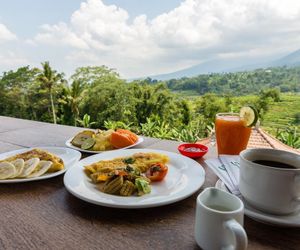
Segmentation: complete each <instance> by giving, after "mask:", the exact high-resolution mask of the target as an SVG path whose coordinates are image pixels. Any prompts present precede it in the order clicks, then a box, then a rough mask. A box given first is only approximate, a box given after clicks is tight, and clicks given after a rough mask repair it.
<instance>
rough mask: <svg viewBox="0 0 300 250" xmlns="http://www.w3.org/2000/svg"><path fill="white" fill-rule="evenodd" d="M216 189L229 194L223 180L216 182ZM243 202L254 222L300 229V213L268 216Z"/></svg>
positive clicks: (246, 212)
mask: <svg viewBox="0 0 300 250" xmlns="http://www.w3.org/2000/svg"><path fill="white" fill-rule="evenodd" d="M215 187H216V188H219V189H221V190H224V191H227V192H229V190H228V189H227V187H226V186H225V184H224V182H222V181H221V180H218V181H217V182H216V185H215ZM242 201H243V202H244V205H245V214H246V215H247V216H248V217H250V218H252V219H254V220H257V221H260V222H263V223H266V224H271V225H276V226H283V227H300V211H298V212H295V213H292V214H288V215H273V214H267V213H264V212H262V211H260V210H257V209H255V208H254V207H252V206H250V205H249V204H248V203H247V202H246V201H245V200H244V199H242Z"/></svg>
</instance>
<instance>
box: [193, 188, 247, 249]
mask: <svg viewBox="0 0 300 250" xmlns="http://www.w3.org/2000/svg"><path fill="white" fill-rule="evenodd" d="M243 223H244V204H243V202H242V201H241V200H240V199H239V198H238V197H236V196H234V195H232V194H230V193H227V192H224V191H222V190H220V189H217V188H206V189H205V190H204V191H203V192H202V193H200V194H199V195H198V197H197V203H196V219H195V239H196V242H197V244H198V245H199V246H200V247H201V248H202V249H204V250H206V249H207V250H215V249H216V250H217V249H218V250H220V249H238V250H243V249H246V248H247V244H248V239H247V234H246V232H245V230H244V228H243Z"/></svg>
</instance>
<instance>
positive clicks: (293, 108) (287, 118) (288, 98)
mask: <svg viewBox="0 0 300 250" xmlns="http://www.w3.org/2000/svg"><path fill="white" fill-rule="evenodd" d="M280 99H281V101H280V102H271V103H270V109H269V111H268V112H267V113H266V114H265V116H264V120H263V122H262V126H263V127H265V128H266V129H267V130H270V131H274V129H275V128H286V127H288V126H289V125H291V124H292V125H297V126H298V127H299V128H300V124H296V121H295V115H296V114H297V113H300V94H281V95H280Z"/></svg>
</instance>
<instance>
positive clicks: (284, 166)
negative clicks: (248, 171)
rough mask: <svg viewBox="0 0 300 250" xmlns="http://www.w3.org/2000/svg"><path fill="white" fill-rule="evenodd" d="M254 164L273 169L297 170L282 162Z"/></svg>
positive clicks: (256, 161) (258, 162)
mask: <svg viewBox="0 0 300 250" xmlns="http://www.w3.org/2000/svg"><path fill="white" fill-rule="evenodd" d="M253 162H254V163H257V164H260V165H264V166H268V167H273V168H284V169H297V168H296V167H294V166H292V165H289V164H286V163H282V162H278V161H267V160H255V161H253Z"/></svg>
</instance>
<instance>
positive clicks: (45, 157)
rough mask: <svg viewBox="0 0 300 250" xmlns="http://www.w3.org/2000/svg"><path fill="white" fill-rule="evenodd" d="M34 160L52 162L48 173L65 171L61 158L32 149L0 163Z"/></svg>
mask: <svg viewBox="0 0 300 250" xmlns="http://www.w3.org/2000/svg"><path fill="white" fill-rule="evenodd" d="M32 158H39V159H40V160H41V161H51V162H52V165H51V166H50V168H49V169H48V171H47V172H56V171H59V170H62V169H64V162H63V160H62V159H61V158H59V157H58V156H56V155H54V154H52V153H50V152H48V151H46V150H42V149H32V150H30V151H27V152H24V153H21V154H16V155H14V156H11V157H8V158H6V159H4V160H1V161H0V162H5V161H6V162H12V161H15V160H17V159H23V160H24V161H27V160H30V159H32Z"/></svg>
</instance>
